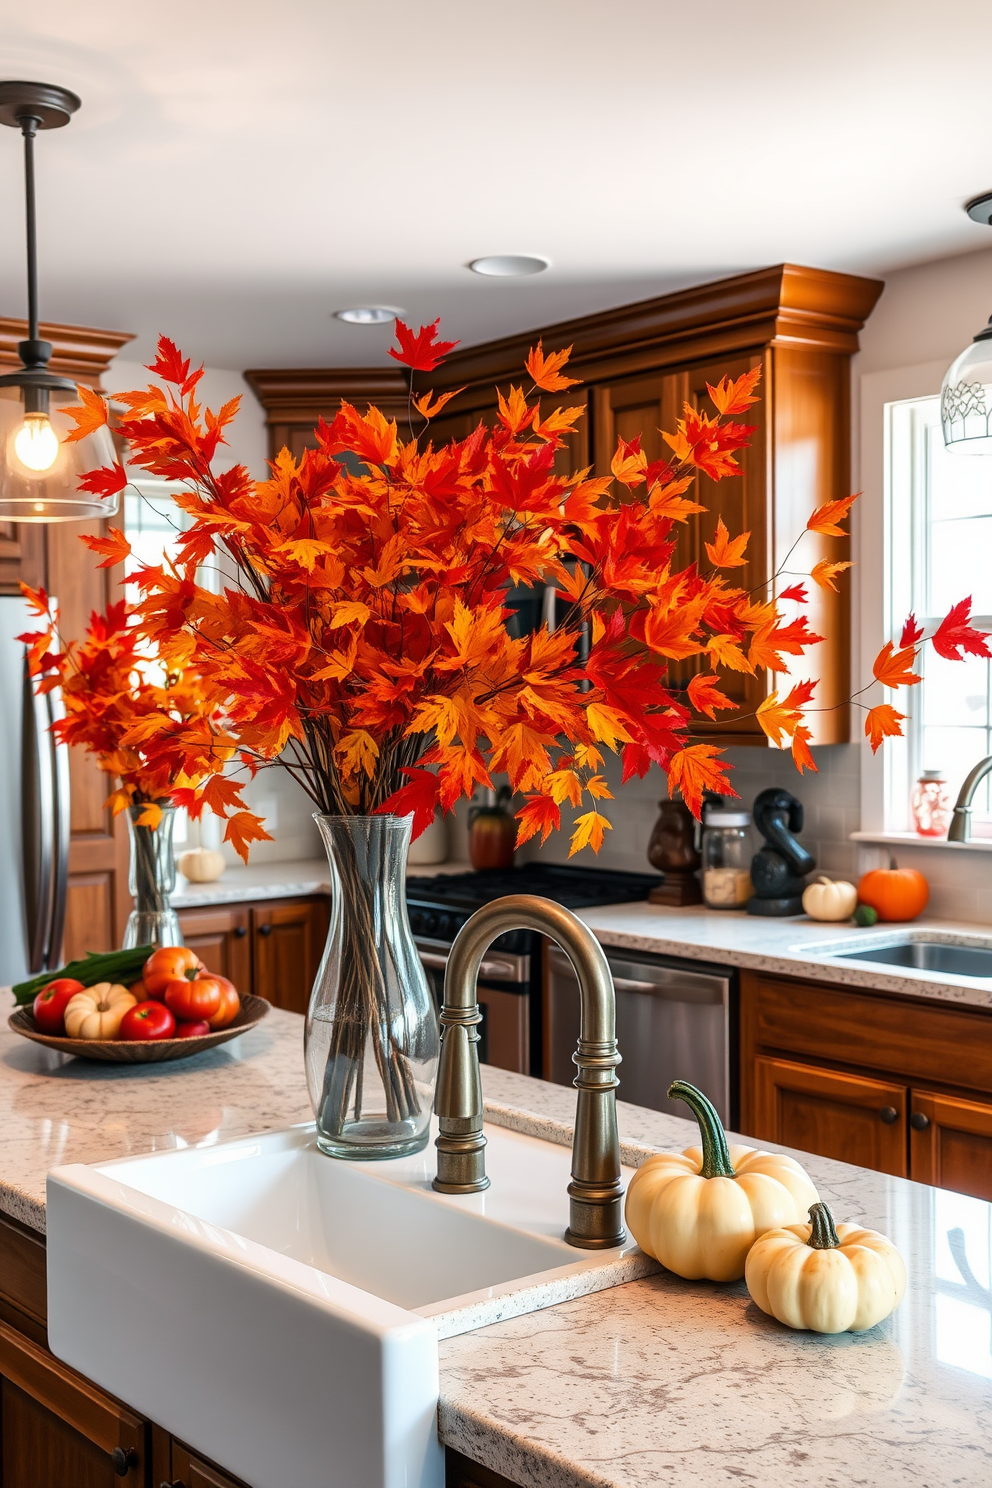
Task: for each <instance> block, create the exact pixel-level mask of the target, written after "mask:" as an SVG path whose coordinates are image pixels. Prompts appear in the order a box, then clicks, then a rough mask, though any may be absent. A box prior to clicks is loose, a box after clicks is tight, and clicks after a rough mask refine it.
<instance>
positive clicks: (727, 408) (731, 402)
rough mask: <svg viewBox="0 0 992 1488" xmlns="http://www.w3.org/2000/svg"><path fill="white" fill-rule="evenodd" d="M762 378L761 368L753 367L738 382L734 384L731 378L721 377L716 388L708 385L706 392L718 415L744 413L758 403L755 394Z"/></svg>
mask: <svg viewBox="0 0 992 1488" xmlns="http://www.w3.org/2000/svg"><path fill="white" fill-rule="evenodd" d="M760 376H761V367H760V366H757V367H752V368H751V370H750V372H744V373H742V374H741V376H740V377H738V379H737V381H736V382H732V381H731V380H730V378H729V377H721V379H720V381H719V382H718V383H717V385H716V387H711V386H710V384H709V383H707V384H706V391H707V392H708V393H709V395H710V397H711V398H712V399H713V405H714V407H715V408H716V411H717V413H722V414H734V413H743V412H744V410H745V408H750V407H751V404H752V403H757V401H758V399H757V397H755V396H753V393H754V388H755V387H756V385H757V382H758V379H759V378H760Z"/></svg>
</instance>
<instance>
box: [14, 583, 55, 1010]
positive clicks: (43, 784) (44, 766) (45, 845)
mask: <svg viewBox="0 0 992 1488" xmlns="http://www.w3.org/2000/svg"><path fill="white" fill-rule="evenodd" d="M37 629H38V622H37V619H36V617H35V616H33V615H32V614H31V613H30V611H29V610H28V607H27V605H26V603H25V602H24V600H23V599H21V598H19V597H14V596H0V772H2V773H0V986H9V985H10V984H11V983H12V982H19V981H23V979H24V978H25V977H27V976H29V975H30V974H31V973H32V972H37V971H44V970H46V969H47V968H49V967H53V968H54V967H56V966H58V965H59V964H60V962H61V957H62V936H63V931H64V929H65V904H66V889H67V883H68V870H69V751H68V749H67V747H66V746H65V745H64V744H56V742H55V739H54V737H53V736H52V733H51V724H52V722H53V720H54V719H55V718H57V717H59V716H60V714H61V710H62V703H61V698H60V696H59V693H58V691H57V690H56V691H55V692H51V693H48V694H47V695H46V696H44V697H36V696H35V695H34V690H33V688H32V687H31V684H30V680H29V678H28V675H27V666H26V659H25V647H24V645H23V643H22V642H21V641H18V640H17V639H15V638H16V637H17V636H18V635H19V634H21V633H22V632H24V631H31V630H37Z"/></svg>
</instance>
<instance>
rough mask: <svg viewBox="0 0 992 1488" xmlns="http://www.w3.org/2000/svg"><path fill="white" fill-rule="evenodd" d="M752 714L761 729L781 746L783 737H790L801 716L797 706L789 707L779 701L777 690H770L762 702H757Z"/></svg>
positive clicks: (773, 741)
mask: <svg viewBox="0 0 992 1488" xmlns="http://www.w3.org/2000/svg"><path fill="white" fill-rule="evenodd" d="M754 716H755V718H757V720H758V722H759V724H760V725H761V728H762V731H763V732H764V733H765V734H766V735H767V737H768V738H769V739H771V741H772V743H773V744H775V745H776V746H781V743H782V739H783V738H791V736H792V732H793V730H794V729H795V727H796V724H797V723H798V722H799V720H800V718H801V717H802V715H801V713H800V712H799V710H798V708H790V707H788V706H787V705H786V704H784V703H781V702H779V697H778V693H777V692H770V693H769V694H768V696H767V697H766V698H765V700H764V702H762V703H759V704H758V706H757V708H756V709H755V714H754Z"/></svg>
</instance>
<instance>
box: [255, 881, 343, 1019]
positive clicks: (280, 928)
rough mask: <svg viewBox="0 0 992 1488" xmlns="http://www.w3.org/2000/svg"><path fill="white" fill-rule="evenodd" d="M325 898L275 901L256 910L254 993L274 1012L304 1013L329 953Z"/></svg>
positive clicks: (259, 905)
mask: <svg viewBox="0 0 992 1488" xmlns="http://www.w3.org/2000/svg"><path fill="white" fill-rule="evenodd" d="M328 919H329V905H328V901H327V900H326V899H325V898H322V897H321V898H313V899H273V900H270V901H268V902H266V903H264V904H258V905H255V906H253V908H252V910H251V924H252V970H253V978H252V991H253V992H254V993H255V996H256V997H264V998H266V999H267V1000H268V1001H269V1002H271V1003H272V1005H273V1007H280V1008H285V1009H287V1011H288V1012H291V1013H305V1012H306V1010H307V1003H308V1002H309V1000H310V990H311V988H312V986H313V982H314V978H315V977H316V975H317V967H318V965H319V964H320V958H321V955H322V954H323V950H324V941H325V939H326V936H327V925H328Z"/></svg>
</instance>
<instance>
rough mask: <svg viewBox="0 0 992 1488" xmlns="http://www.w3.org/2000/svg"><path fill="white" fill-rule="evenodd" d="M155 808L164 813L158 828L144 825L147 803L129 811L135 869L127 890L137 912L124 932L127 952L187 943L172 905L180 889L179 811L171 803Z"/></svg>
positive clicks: (128, 826) (133, 806) (132, 865)
mask: <svg viewBox="0 0 992 1488" xmlns="http://www.w3.org/2000/svg"><path fill="white" fill-rule="evenodd" d="M155 804H156V805H157V806H158V808H159V810H160V811H161V813H162V816H161V819H160V821H159V824H158V826H157V827H146V826H142V825H141V823H140V820H139V818H140V817H141V815H142V813H143V812H144V811H145V809H146V807H147V805H148V802H147V801H136V802H135V803H134V805H132V806H129V807H128V813H127V828H128V836H129V838H130V840H131V866H130V870H129V872H128V880H127V886H128V889H129V891H130V894H131V897H132V899H133V900H134V908H133V909H132V911H131V913H130V914H129V915H128V919H127V925H126V926H125V928H124V945H123V948H124V950H129V949H131V947H133V946H142V945H153V946H170V945H177V946H181V945H182V943H183V933H182V931H181V930H180V928H179V916H178V915H177V914H176V911H175V910H174V909H173V908H172V905H171V904H170V902H169V896H170V894H171V893H172V891H173V889H174V888H175V887H176V859H175V854H174V852H173V848H172V834H173V831H174V829H175V825H176V808H175V806H173V804H172V802H171V801H157V802H156V803H155Z"/></svg>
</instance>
